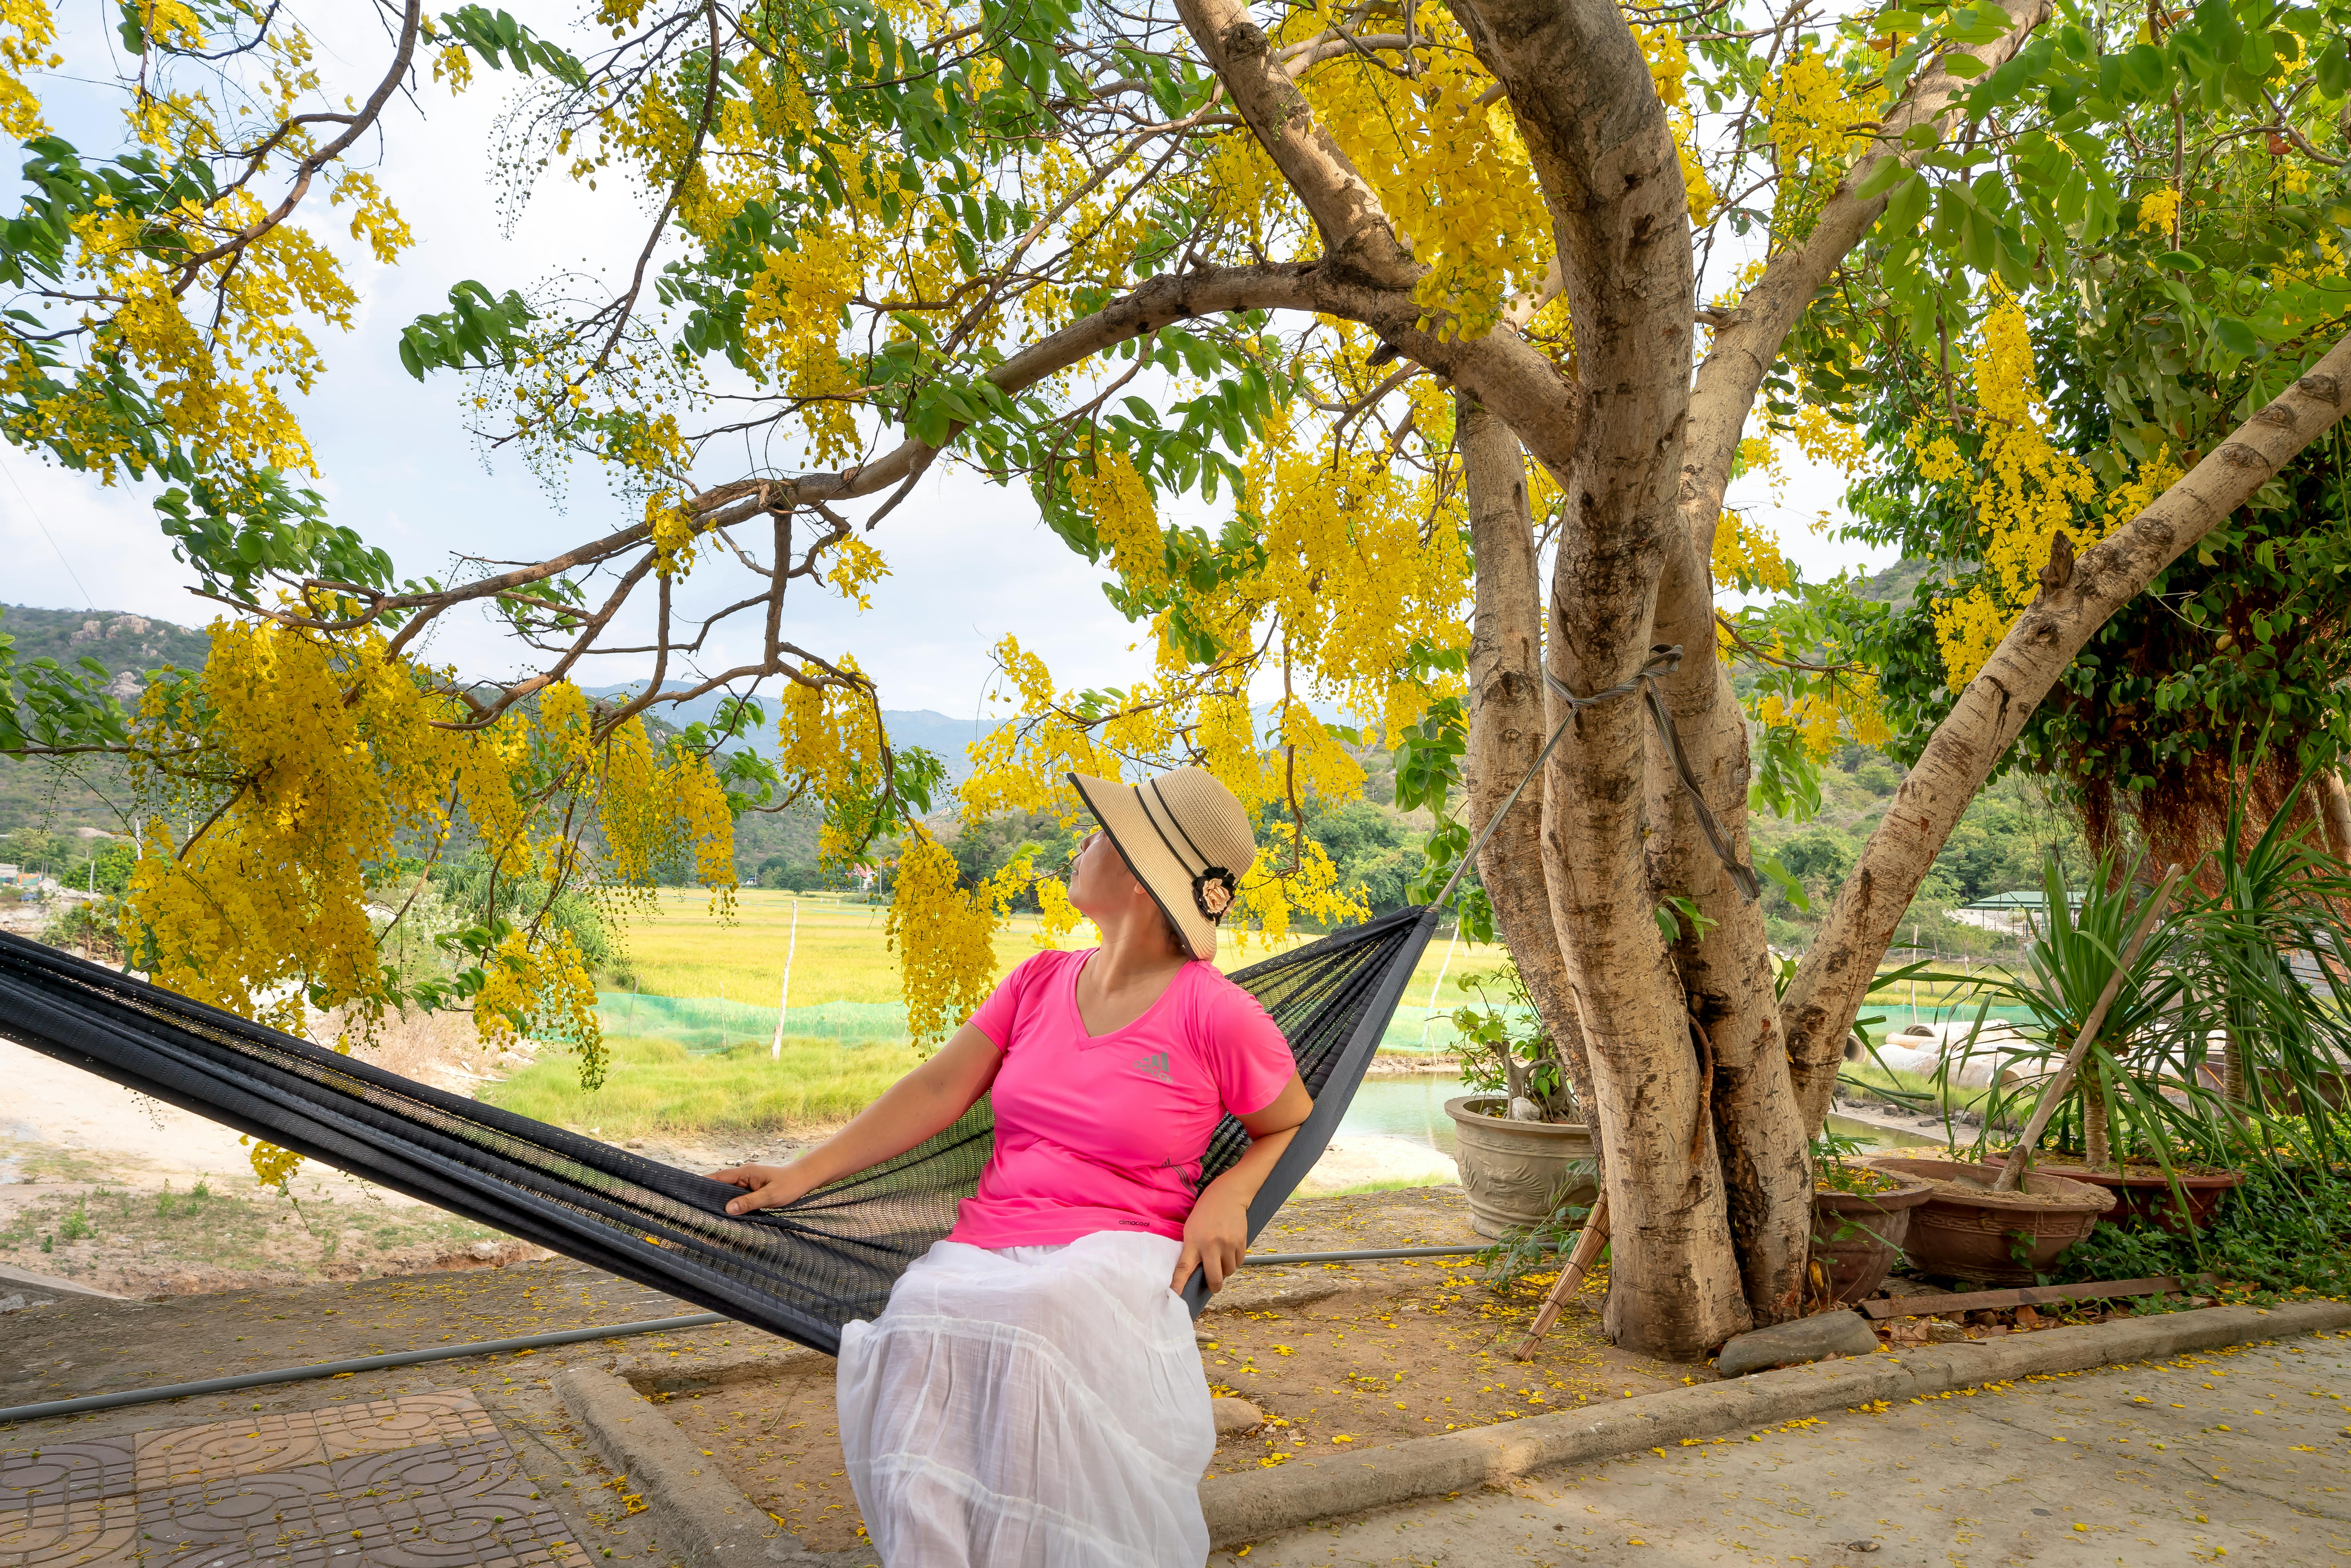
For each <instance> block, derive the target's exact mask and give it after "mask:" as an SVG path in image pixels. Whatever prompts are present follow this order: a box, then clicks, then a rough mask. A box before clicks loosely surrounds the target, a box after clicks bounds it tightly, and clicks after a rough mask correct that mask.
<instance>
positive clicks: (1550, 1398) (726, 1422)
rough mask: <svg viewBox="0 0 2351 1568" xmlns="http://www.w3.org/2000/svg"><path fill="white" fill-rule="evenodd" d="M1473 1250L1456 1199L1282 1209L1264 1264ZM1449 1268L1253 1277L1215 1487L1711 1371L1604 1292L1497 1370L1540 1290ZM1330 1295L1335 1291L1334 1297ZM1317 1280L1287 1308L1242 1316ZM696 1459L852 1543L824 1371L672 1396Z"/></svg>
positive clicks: (1244, 1301)
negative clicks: (1651, 1354)
mask: <svg viewBox="0 0 2351 1568" xmlns="http://www.w3.org/2000/svg"><path fill="white" fill-rule="evenodd" d="M1456 1240H1460V1241H1463V1242H1464V1243H1465V1244H1467V1245H1470V1246H1476V1245H1481V1244H1482V1239H1481V1238H1479V1237H1477V1236H1476V1235H1475V1233H1474V1232H1472V1231H1471V1230H1470V1229H1469V1225H1468V1205H1467V1202H1466V1201H1465V1200H1464V1198H1463V1197H1462V1194H1461V1190H1460V1188H1458V1187H1423V1188H1407V1189H1404V1190H1400V1191H1395V1192H1375V1193H1362V1194H1354V1195H1350V1196H1346V1197H1307V1198H1293V1199H1292V1200H1291V1201H1290V1203H1289V1204H1287V1205H1285V1206H1284V1207H1283V1208H1282V1209H1281V1211H1280V1214H1279V1215H1277V1216H1276V1218H1275V1219H1274V1222H1273V1223H1272V1224H1271V1225H1270V1226H1269V1227H1267V1229H1266V1234H1265V1235H1264V1236H1262V1237H1260V1238H1259V1240H1258V1249H1259V1250H1260V1251H1284V1252H1290V1251H1296V1252H1309V1251H1336V1250H1341V1249H1354V1248H1372V1247H1408V1246H1443V1245H1446V1244H1447V1243H1449V1242H1452V1241H1456ZM1450 1261H1451V1260H1434V1261H1432V1262H1426V1263H1422V1262H1416V1261H1414V1260H1395V1261H1392V1262H1387V1263H1383V1264H1376V1265H1363V1264H1357V1265H1344V1266H1343V1265H1336V1264H1332V1265H1322V1266H1318V1267H1311V1268H1302V1267H1301V1268H1287V1269H1251V1270H1248V1271H1247V1272H1246V1273H1245V1274H1244V1275H1243V1277H1242V1281H1240V1282H1238V1283H1237V1284H1235V1285H1234V1286H1232V1287H1230V1291H1231V1295H1230V1301H1231V1306H1230V1308H1229V1309H1228V1310H1212V1311H1211V1312H1209V1313H1208V1314H1207V1316H1205V1317H1203V1318H1202V1319H1201V1320H1200V1324H1199V1333H1198V1337H1199V1341H1200V1347H1201V1349H1200V1356H1201V1363H1202V1365H1203V1368H1204V1370H1205V1371H1206V1372H1207V1375H1208V1378H1209V1382H1210V1385H1211V1387H1212V1388H1213V1390H1214V1391H1215V1392H1216V1393H1218V1394H1232V1395H1238V1396H1240V1397H1243V1398H1246V1399H1249V1400H1250V1401H1251V1402H1252V1403H1254V1404H1256V1405H1257V1406H1258V1407H1259V1409H1260V1410H1262V1411H1264V1412H1265V1414H1266V1416H1267V1418H1268V1419H1267V1424H1266V1425H1265V1426H1264V1427H1261V1428H1260V1429H1259V1430H1258V1431H1257V1432H1254V1433H1250V1434H1247V1435H1242V1436H1237V1437H1227V1438H1225V1439H1224V1440H1223V1441H1222V1442H1220V1443H1219V1444H1218V1445H1217V1457H1216V1459H1215V1461H1214V1462H1213V1464H1212V1465H1211V1466H1210V1471H1211V1473H1212V1474H1223V1473H1228V1472H1230V1471H1234V1470H1240V1469H1253V1468H1257V1467H1259V1466H1272V1465H1278V1464H1280V1463H1282V1462H1284V1461H1285V1460H1287V1459H1288V1458H1290V1455H1291V1454H1293V1453H1297V1452H1300V1451H1302V1450H1306V1449H1309V1448H1315V1447H1327V1446H1332V1445H1343V1444H1359V1445H1362V1446H1364V1447H1370V1446H1372V1445H1374V1444H1377V1443H1389V1442H1395V1441H1397V1440H1398V1439H1400V1438H1405V1437H1421V1436H1424V1435H1426V1434H1428V1433H1431V1432H1447V1431H1452V1430H1454V1429H1456V1428H1457V1427H1482V1426H1487V1425H1489V1424H1491V1423H1493V1422H1497V1421H1509V1420H1515V1419H1517V1418H1519V1417H1521V1416H1534V1415H1540V1414H1541V1413H1543V1412H1545V1411H1548V1410H1556V1409H1559V1408H1561V1407H1562V1406H1574V1405H1577V1404H1589V1403H1593V1402H1597V1401H1600V1400H1610V1399H1624V1398H1626V1397H1630V1396H1638V1395H1641V1394H1646V1393H1650V1392H1653V1391H1655V1390H1656V1389H1659V1388H1667V1387H1680V1386H1681V1385H1684V1384H1685V1383H1688V1382H1694V1381H1698V1380H1699V1379H1701V1378H1704V1379H1709V1380H1710V1379H1711V1378H1712V1376H1713V1374H1712V1373H1711V1372H1709V1371H1707V1370H1705V1369H1703V1368H1700V1369H1695V1370H1694V1369H1692V1368H1688V1367H1683V1366H1675V1365H1668V1364H1666V1363H1663V1362H1655V1361H1650V1360H1648V1359H1646V1358H1645V1357H1641V1356H1637V1355H1632V1354H1626V1353H1625V1352H1622V1351H1619V1350H1617V1349H1616V1348H1615V1347H1614V1346H1613V1345H1610V1344H1607V1343H1605V1342H1604V1341H1603V1340H1602V1339H1601V1338H1600V1336H1599V1332H1598V1329H1599V1324H1598V1319H1597V1316H1596V1310H1597V1306H1598V1303H1599V1301H1600V1300H1601V1293H1602V1292H1603V1291H1604V1290H1605V1281H1604V1279H1603V1280H1601V1281H1595V1282H1593V1284H1592V1285H1591V1286H1590V1291H1591V1293H1590V1294H1589V1295H1588V1296H1586V1297H1585V1298H1583V1301H1582V1302H1580V1303H1579V1304H1577V1305H1575V1306H1573V1307H1571V1308H1570V1310H1569V1311H1568V1312H1566V1313H1565V1314H1564V1315H1562V1317H1561V1319H1560V1321H1559V1323H1558V1325H1557V1326H1556V1327H1555V1328H1554V1329H1553V1330H1552V1333H1551V1334H1550V1336H1549V1337H1548V1338H1547V1339H1546V1340H1545V1341H1544V1343H1543V1344H1542V1346H1541V1349H1540V1351H1539V1352H1538V1353H1537V1354H1536V1356H1535V1358H1534V1360H1533V1361H1531V1362H1529V1363H1523V1364H1522V1363H1520V1362H1517V1361H1513V1360H1511V1359H1510V1347H1511V1346H1512V1345H1513V1344H1515V1343H1517V1340H1518V1338H1519V1336H1520V1334H1521V1333H1523V1332H1524V1330H1525V1327H1526V1324H1527V1322H1529V1320H1531V1318H1532V1317H1533V1315H1534V1312H1535V1309H1536V1306H1537V1305H1538V1303H1539V1302H1540V1301H1541V1295H1542V1292H1543V1291H1544V1290H1546V1289H1547V1288H1548V1287H1549V1285H1550V1284H1551V1281H1552V1278H1553V1276H1552V1275H1551V1274H1549V1273H1541V1274H1536V1275H1531V1276H1529V1277H1528V1279H1527V1281H1525V1282H1524V1283H1523V1284H1522V1285H1521V1287H1520V1290H1519V1291H1518V1293H1517V1294H1516V1295H1514V1296H1512V1297H1510V1298H1508V1299H1498V1298H1496V1297H1494V1296H1493V1295H1492V1294H1490V1293H1489V1291H1487V1289H1486V1288H1485V1286H1484V1285H1483V1284H1482V1283H1481V1282H1480V1281H1479V1274H1478V1272H1477V1270H1475V1269H1474V1268H1464V1267H1458V1266H1456V1267H1447V1266H1445V1265H1447V1263H1449V1262H1450ZM1342 1281H1343V1283H1342ZM1323 1284H1329V1285H1331V1286H1333V1287H1335V1288H1336V1289H1337V1293H1335V1294H1332V1295H1329V1296H1327V1297H1325V1298H1323V1299H1322V1300H1320V1301H1311V1302H1308V1303H1306V1304H1304V1305H1299V1306H1286V1307H1285V1306H1265V1307H1259V1306H1252V1305H1251V1304H1250V1303H1251V1301H1252V1300H1253V1299H1254V1300H1267V1299H1278V1292H1282V1291H1296V1290H1297V1289H1298V1288H1299V1287H1301V1286H1308V1285H1315V1286H1319V1285H1323ZM664 1410H665V1411H666V1412H667V1414H668V1415H669V1416H671V1417H672V1418H673V1419H674V1420H675V1421H676V1423H677V1424H678V1426H679V1427H680V1428H681V1429H682V1430H684V1432H685V1434H686V1435H687V1436H688V1437H691V1438H693V1439H694V1440H695V1446H696V1447H697V1448H700V1449H702V1450H703V1451H704V1452H705V1453H707V1454H709V1455H710V1456H711V1457H712V1458H716V1459H717V1460H718V1461H720V1462H721V1463H722V1464H724V1465H725V1466H726V1473H727V1475H728V1476H729V1478H730V1479H733V1480H734V1482H735V1483H736V1484H737V1486H739V1487H741V1488H742V1489H743V1490H744V1492H745V1493H746V1494H747V1495H748V1496H749V1497H750V1498H751V1499H752V1500H754V1501H756V1502H758V1503H759V1504H760V1505H761V1506H762V1507H764V1508H766V1509H767V1510H768V1511H769V1512H770V1513H771V1514H773V1515H774V1516H775V1517H776V1519H777V1520H778V1521H779V1522H781V1523H782V1524H784V1525H785V1526H787V1527H788V1528H789V1529H790V1530H791V1531H793V1532H795V1533H796V1534H798V1535H799V1536H800V1538H801V1539H802V1541H803V1542H806V1543H807V1545H808V1546H809V1547H810V1549H811V1550H814V1551H820V1552H823V1551H838V1550H841V1549H843V1548H846V1547H849V1546H853V1545H855V1544H856V1543H857V1541H858V1539H859V1534H858V1532H859V1531H860V1529H861V1526H862V1521H861V1520H860V1519H859V1517H858V1514H857V1502H856V1499H855V1498H854V1497H853V1496H852V1494H851V1491H850V1489H849V1482H848V1479H847V1478H846V1477H845V1476H844V1474H843V1473H842V1469H841V1433H840V1427H839V1425H838V1423H837V1420H836V1418H835V1416H834V1412H833V1404H832V1376H831V1364H830V1363H825V1364H820V1365H818V1366H815V1367H812V1368H810V1371H809V1372H807V1373H805V1374H801V1375H793V1376H789V1377H783V1378H778V1379H774V1380H771V1381H768V1382H764V1383H746V1384H737V1385H733V1386H730V1387H723V1388H718V1389H714V1390H710V1391H708V1392H705V1393H698V1394H685V1395H680V1396H675V1397H674V1398H671V1399H669V1400H668V1401H667V1402H666V1403H665V1404H664Z"/></svg>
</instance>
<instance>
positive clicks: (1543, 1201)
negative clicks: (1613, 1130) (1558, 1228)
mask: <svg viewBox="0 0 2351 1568" xmlns="http://www.w3.org/2000/svg"><path fill="white" fill-rule="evenodd" d="M1509 1104H1510V1102H1509V1101H1508V1100H1506V1099H1505V1098H1503V1097H1502V1096H1501V1095H1499V1094H1464V1095H1460V1096H1458V1097H1457V1098H1455V1099H1451V1100H1447V1102H1446V1103H1445V1113H1446V1114H1447V1115H1448V1116H1450V1117H1452V1118H1453V1160H1454V1163H1455V1164H1456V1165H1458V1166H1460V1167H1461V1190H1462V1191H1463V1192H1465V1193H1467V1194H1468V1197H1469V1226H1470V1228H1471V1229H1473V1230H1475V1231H1477V1232H1478V1234H1479V1235H1480V1236H1491V1237H1495V1238H1497V1239H1499V1238H1500V1237H1502V1236H1503V1235H1505V1234H1507V1233H1510V1232H1514V1231H1521V1230H1525V1229H1527V1228H1530V1227H1531V1226H1536V1225H1540V1224H1541V1223H1542V1222H1543V1221H1544V1220H1546V1219H1549V1218H1551V1209H1552V1195H1553V1194H1554V1193H1555V1192H1557V1191H1558V1189H1559V1184H1560V1180H1561V1178H1562V1176H1565V1175H1566V1174H1567V1168H1568V1166H1571V1165H1574V1164H1577V1163H1579V1162H1581V1163H1582V1164H1584V1165H1586V1166H1589V1165H1591V1164H1592V1163H1593V1161H1594V1160H1595V1159H1596V1158H1597V1157H1598V1156H1597V1155H1595V1154H1594V1153H1593V1147H1592V1129H1591V1128H1589V1127H1587V1126H1583V1125H1582V1124H1577V1123H1573V1122H1568V1123H1557V1124H1554V1123H1550V1122H1513V1121H1511V1120H1510V1119H1509V1118H1508V1117H1506V1116H1500V1115H1497V1114H1494V1113H1496V1112H1499V1111H1502V1110H1505V1109H1507V1108H1508V1107H1509ZM1566 1196H1567V1198H1568V1201H1570V1202H1571V1203H1583V1204H1588V1203H1590V1202H1592V1201H1593V1199H1594V1198H1597V1197H1599V1196H1600V1188H1599V1187H1598V1186H1596V1185H1595V1184H1594V1183H1593V1180H1592V1179H1591V1178H1590V1177H1589V1176H1586V1177H1585V1179H1584V1180H1583V1182H1582V1183H1581V1184H1579V1185H1578V1186H1575V1187H1574V1188H1573V1190H1571V1191H1570V1192H1569V1193H1568V1194H1567V1195H1566Z"/></svg>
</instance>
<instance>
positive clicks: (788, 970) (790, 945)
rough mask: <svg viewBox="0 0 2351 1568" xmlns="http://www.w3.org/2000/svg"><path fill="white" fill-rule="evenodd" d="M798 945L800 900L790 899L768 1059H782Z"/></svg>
mask: <svg viewBox="0 0 2351 1568" xmlns="http://www.w3.org/2000/svg"><path fill="white" fill-rule="evenodd" d="M799 945H800V901H799V899H797V898H795V899H793V900H792V934H791V936H789V938H787V939H786V940H785V943H784V983H783V984H782V985H780V986H778V987H777V988H776V1038H775V1040H774V1041H773V1043H771V1044H770V1045H769V1046H768V1061H782V1060H783V1059H784V1009H785V1008H786V1007H788V1006H789V1005H790V1002H791V999H792V955H793V954H794V953H796V952H798V951H799Z"/></svg>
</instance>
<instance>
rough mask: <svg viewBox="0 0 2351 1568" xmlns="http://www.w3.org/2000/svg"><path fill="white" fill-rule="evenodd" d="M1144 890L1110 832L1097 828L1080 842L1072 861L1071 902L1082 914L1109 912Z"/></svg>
mask: <svg viewBox="0 0 2351 1568" xmlns="http://www.w3.org/2000/svg"><path fill="white" fill-rule="evenodd" d="M1139 891H1141V884H1140V883H1137V882H1136V881H1135V880H1134V873H1133V872H1131V871H1128V870H1127V869H1126V862H1125V861H1123V860H1122V859H1120V858H1119V852H1118V846H1117V845H1116V844H1113V843H1112V842H1111V841H1110V835H1109V834H1108V833H1105V832H1103V831H1102V830H1101V829H1100V828H1096V829H1095V830H1094V831H1092V832H1091V833H1088V834H1087V835H1086V836H1085V838H1084V839H1082V840H1081V841H1079V844H1078V852H1077V854H1076V855H1075V856H1074V857H1072V858H1071V862H1070V902H1071V904H1075V905H1076V906H1077V908H1078V911H1079V913H1080V914H1081V915H1100V914H1103V913H1106V912H1107V911H1109V910H1110V909H1112V908H1113V907H1115V906H1116V904H1117V903H1118V901H1119V900H1120V899H1122V898H1133V897H1134V895H1135V894H1136V893H1138V892H1139Z"/></svg>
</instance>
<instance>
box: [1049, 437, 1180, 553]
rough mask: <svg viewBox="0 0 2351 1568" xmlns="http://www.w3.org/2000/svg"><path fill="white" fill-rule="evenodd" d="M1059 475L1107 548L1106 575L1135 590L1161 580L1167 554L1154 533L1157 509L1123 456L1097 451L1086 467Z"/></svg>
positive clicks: (1071, 466) (1077, 465)
mask: <svg viewBox="0 0 2351 1568" xmlns="http://www.w3.org/2000/svg"><path fill="white" fill-rule="evenodd" d="M1063 472H1064V473H1065V474H1066V475H1067V476H1068V478H1069V485H1070V496H1071V499H1072V500H1074V501H1075V502H1076V503H1077V507H1078V510H1080V511H1081V512H1083V513H1084V514H1085V515H1086V516H1087V517H1090V518H1092V521H1093V525H1094V532H1095V534H1096V535H1097V536H1098V537H1099V538H1101V540H1102V543H1103V544H1104V545H1107V546H1108V547H1109V548H1110V566H1111V570H1113V571H1115V572H1116V573H1118V574H1119V576H1121V577H1123V578H1124V579H1125V580H1127V581H1129V582H1131V583H1134V584H1137V585H1145V584H1155V583H1159V582H1162V581H1164V580H1165V579H1166V576H1167V565H1166V561H1167V551H1166V541H1165V538H1164V537H1163V536H1162V535H1161V533H1160V531H1159V508H1158V507H1156V506H1155V505H1153V503H1152V499H1151V487H1150V486H1147V485H1145V484H1144V482H1143V476H1141V475H1139V474H1137V473H1136V472H1135V471H1134V461H1133V460H1132V459H1130V458H1129V457H1128V456H1127V455H1126V454H1125V453H1123V452H1113V451H1109V450H1106V449H1104V448H1102V447H1099V446H1097V447H1095V448H1094V449H1093V450H1092V456H1091V461H1086V462H1072V463H1071V464H1069V465H1066V466H1065V467H1064V469H1063Z"/></svg>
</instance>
